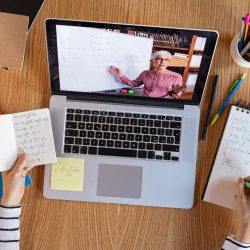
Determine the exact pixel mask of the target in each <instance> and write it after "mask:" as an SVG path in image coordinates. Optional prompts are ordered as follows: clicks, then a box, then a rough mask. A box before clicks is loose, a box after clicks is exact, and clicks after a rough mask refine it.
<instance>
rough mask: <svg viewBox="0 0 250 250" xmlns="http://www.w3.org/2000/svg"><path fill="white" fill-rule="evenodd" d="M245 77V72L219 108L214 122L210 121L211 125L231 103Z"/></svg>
mask: <svg viewBox="0 0 250 250" xmlns="http://www.w3.org/2000/svg"><path fill="white" fill-rule="evenodd" d="M245 77H246V74H245V73H244V74H242V75H241V76H240V79H239V80H238V81H237V83H236V84H235V85H234V87H233V89H232V90H231V91H230V93H229V95H228V97H227V99H226V100H225V101H224V102H223V103H222V105H221V107H220V109H219V110H218V112H217V114H216V115H215V116H214V118H213V120H212V122H211V123H210V126H212V125H214V124H215V122H216V121H217V120H218V119H219V117H220V115H221V113H222V111H223V110H224V108H225V107H226V106H227V104H228V103H229V101H230V100H231V99H232V97H233V95H234V94H235V92H236V91H237V90H238V88H239V87H240V85H241V84H242V82H243V80H244V78H245Z"/></svg>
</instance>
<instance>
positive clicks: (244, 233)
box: [235, 176, 250, 243]
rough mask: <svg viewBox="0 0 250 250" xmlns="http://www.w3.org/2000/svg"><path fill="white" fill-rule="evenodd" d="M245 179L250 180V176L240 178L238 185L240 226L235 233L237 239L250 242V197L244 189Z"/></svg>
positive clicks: (237, 196)
mask: <svg viewBox="0 0 250 250" xmlns="http://www.w3.org/2000/svg"><path fill="white" fill-rule="evenodd" d="M244 180H245V181H249V182H250V176H248V177H246V178H244V179H243V178H241V177H240V178H239V179H238V181H237V187H236V195H235V198H236V204H237V212H238V215H239V226H238V229H237V231H236V234H235V239H236V240H238V241H240V242H244V243H250V197H249V196H248V195H246V193H245V191H244Z"/></svg>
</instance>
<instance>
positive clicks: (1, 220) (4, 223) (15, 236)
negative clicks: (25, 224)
mask: <svg viewBox="0 0 250 250" xmlns="http://www.w3.org/2000/svg"><path fill="white" fill-rule="evenodd" d="M20 215H21V205H18V206H11V207H7V206H3V205H0V250H7V249H8V250H18V249H19V240H20V230H19V227H20V220H19V217H20Z"/></svg>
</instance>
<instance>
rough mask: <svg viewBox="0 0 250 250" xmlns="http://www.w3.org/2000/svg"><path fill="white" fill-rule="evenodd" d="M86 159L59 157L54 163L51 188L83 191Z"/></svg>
mask: <svg viewBox="0 0 250 250" xmlns="http://www.w3.org/2000/svg"><path fill="white" fill-rule="evenodd" d="M83 179H84V160H82V159H75V158H59V157H58V158H57V163H55V164H53V165H52V171H51V189H55V190H68V191H83Z"/></svg>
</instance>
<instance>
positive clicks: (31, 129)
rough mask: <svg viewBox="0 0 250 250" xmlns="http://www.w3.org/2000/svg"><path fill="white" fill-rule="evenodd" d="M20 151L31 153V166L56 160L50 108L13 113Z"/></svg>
mask: <svg viewBox="0 0 250 250" xmlns="http://www.w3.org/2000/svg"><path fill="white" fill-rule="evenodd" d="M13 124H14V130H15V137H16V143H17V148H18V151H24V152H26V153H27V154H28V155H29V162H30V164H31V166H34V165H40V164H47V163H52V162H55V146H54V140H53V135H52V128H51V122H50V116H49V110H48V109H40V110H34V111H29V112H22V113H17V114H14V115H13Z"/></svg>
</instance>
